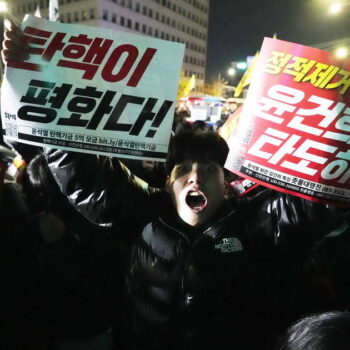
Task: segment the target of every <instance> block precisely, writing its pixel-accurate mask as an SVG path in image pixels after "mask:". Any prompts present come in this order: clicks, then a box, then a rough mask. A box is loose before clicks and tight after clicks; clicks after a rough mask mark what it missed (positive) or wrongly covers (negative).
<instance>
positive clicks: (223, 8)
mask: <svg viewBox="0 0 350 350" xmlns="http://www.w3.org/2000/svg"><path fill="white" fill-rule="evenodd" d="M346 1H347V3H348V4H349V5H350V0H346ZM330 2H331V1H330V0H210V14H209V31H208V56H207V78H209V79H210V78H211V79H215V78H216V77H217V76H218V73H221V75H222V77H223V78H225V79H228V77H227V76H225V75H226V72H227V69H228V67H229V64H230V62H232V61H242V60H245V58H246V57H247V56H249V55H254V54H255V52H256V51H257V50H259V49H260V47H261V44H262V41H263V38H264V37H265V36H268V37H272V36H273V34H274V33H276V34H277V38H278V39H281V40H286V41H292V42H296V43H299V44H303V45H308V46H312V45H313V44H318V43H321V42H325V41H329V40H335V39H341V38H344V37H350V20H349V17H350V6H346V7H344V9H343V12H342V13H340V14H338V15H336V16H334V15H333V16H332V15H329V14H328V13H327V7H326V4H327V3H330Z"/></svg>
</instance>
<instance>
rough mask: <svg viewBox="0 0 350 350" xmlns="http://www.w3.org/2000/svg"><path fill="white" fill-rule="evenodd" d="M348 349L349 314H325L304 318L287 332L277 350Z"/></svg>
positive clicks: (349, 341)
mask: <svg viewBox="0 0 350 350" xmlns="http://www.w3.org/2000/svg"><path fill="white" fill-rule="evenodd" d="M343 349H344V350H345V349H350V313H349V312H340V311H333V312H325V313H321V314H316V315H312V316H308V317H305V318H303V319H301V320H299V321H297V322H296V323H295V324H293V325H292V326H291V327H289V329H288V330H287V333H286V334H285V336H284V337H283V339H282V340H281V342H280V343H279V345H278V350H343Z"/></svg>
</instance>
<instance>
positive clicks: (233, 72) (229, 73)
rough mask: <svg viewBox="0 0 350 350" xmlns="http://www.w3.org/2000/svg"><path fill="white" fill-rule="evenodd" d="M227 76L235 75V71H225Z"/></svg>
mask: <svg viewBox="0 0 350 350" xmlns="http://www.w3.org/2000/svg"><path fill="white" fill-rule="evenodd" d="M227 74H228V75H231V76H232V75H235V74H236V71H235V70H234V69H233V68H230V69H229V70H228V71H227Z"/></svg>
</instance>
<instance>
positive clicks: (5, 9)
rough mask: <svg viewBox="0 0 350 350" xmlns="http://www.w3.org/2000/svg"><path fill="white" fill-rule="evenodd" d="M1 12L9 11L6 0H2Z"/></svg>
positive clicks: (0, 2) (0, 3)
mask: <svg viewBox="0 0 350 350" xmlns="http://www.w3.org/2000/svg"><path fill="white" fill-rule="evenodd" d="M0 12H7V3H6V2H5V1H0Z"/></svg>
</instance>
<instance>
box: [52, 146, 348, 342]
mask: <svg viewBox="0 0 350 350" xmlns="http://www.w3.org/2000/svg"><path fill="white" fill-rule="evenodd" d="M47 158H48V162H49V166H50V168H51V170H52V173H53V175H54V177H55V179H56V181H57V182H58V184H59V185H60V188H61V190H62V191H63V193H65V194H66V195H67V196H68V197H69V199H70V201H71V203H72V204H73V205H74V206H75V207H76V208H77V209H78V210H79V211H80V212H81V213H82V214H83V215H84V216H85V217H86V218H88V219H89V220H90V221H92V222H94V223H96V224H98V225H104V226H105V225H107V226H111V227H113V226H115V227H116V228H117V229H118V230H119V232H123V233H124V234H123V236H124V237H122V235H121V239H122V238H123V240H124V241H125V242H127V243H130V245H131V247H132V253H131V258H130V265H129V269H128V271H127V282H128V294H129V297H130V301H131V304H130V305H131V306H130V307H131V310H132V312H131V310H128V315H131V317H132V319H131V321H132V325H133V328H134V329H135V331H136V336H135V334H133V337H132V340H133V342H136V347H139V348H142V349H148V348H152V349H156V348H159V349H178V348H182V349H187V348H188V349H190V348H191V349H197V348H198V349H199V348H203V349H204V348H205V349H214V348H216V347H218V346H220V348H221V349H226V348H227V349H229V348H230V349H232V348H234V347H235V346H237V347H238V348H239V349H253V348H259V349H265V348H266V349H270V348H271V346H272V343H273V341H274V337H275V336H277V335H278V333H279V332H280V331H281V330H282V329H283V327H284V326H285V325H286V324H287V323H288V322H289V321H290V320H291V318H293V317H294V316H295V313H297V312H296V308H295V303H296V300H297V299H296V295H297V290H298V284H299V283H300V281H299V280H300V276H301V271H302V268H303V262H304V260H305V257H306V256H307V254H308V252H309V250H310V249H311V247H312V245H313V244H314V242H315V241H317V240H318V239H320V238H321V237H323V236H324V235H325V234H327V233H328V232H330V231H331V230H332V229H334V228H335V227H337V226H338V225H340V224H341V220H340V219H339V218H338V217H337V215H335V213H333V211H332V210H331V209H330V208H327V207H326V206H323V205H316V204H313V203H311V202H308V201H305V200H301V199H299V198H296V197H292V196H288V195H285V194H282V193H278V192H274V191H270V190H265V191H262V192H261V193H260V194H259V195H257V196H256V197H254V198H252V199H250V200H249V201H246V202H242V203H237V202H229V201H227V202H226V203H225V204H224V205H223V207H222V208H221V210H220V212H219V213H218V214H217V216H216V217H215V218H213V220H212V221H211V222H209V223H207V224H206V225H205V226H203V227H196V228H193V227H191V226H189V225H187V224H185V223H184V222H183V221H182V220H181V219H180V218H179V217H178V216H177V214H176V213H175V211H174V209H173V206H172V204H171V201H170V198H169V196H168V195H167V194H166V193H164V192H152V191H151V190H150V189H148V188H147V186H146V184H144V183H142V182H141V181H139V180H138V179H136V178H135V177H134V176H133V175H132V174H130V172H128V170H127V169H125V168H124V167H123V166H122V165H121V163H119V162H118V161H116V160H113V161H112V163H110V164H108V163H106V162H101V161H99V160H98V159H97V158H96V157H93V156H88V155H83V154H74V153H65V152H63V151H57V150H50V151H48V152H47Z"/></svg>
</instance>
